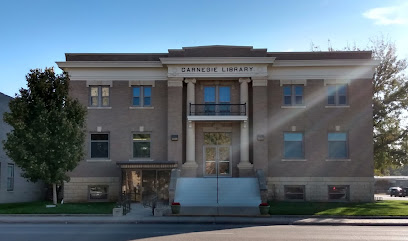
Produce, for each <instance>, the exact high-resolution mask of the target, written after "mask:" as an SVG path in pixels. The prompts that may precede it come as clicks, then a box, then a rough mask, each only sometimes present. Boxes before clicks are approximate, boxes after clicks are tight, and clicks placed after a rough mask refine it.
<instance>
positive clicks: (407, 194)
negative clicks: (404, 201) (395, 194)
mask: <svg viewBox="0 0 408 241" xmlns="http://www.w3.org/2000/svg"><path fill="white" fill-rule="evenodd" d="M402 191H403V192H404V193H403V194H402V196H403V197H405V196H408V187H403V188H402Z"/></svg>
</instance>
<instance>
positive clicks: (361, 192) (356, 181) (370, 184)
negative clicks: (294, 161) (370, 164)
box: [267, 177, 374, 202]
mask: <svg viewBox="0 0 408 241" xmlns="http://www.w3.org/2000/svg"><path fill="white" fill-rule="evenodd" d="M267 180H268V199H269V200H280V201H282V200H288V199H287V196H286V195H285V186H304V200H305V201H318V202H325V201H331V200H329V186H331V187H332V186H348V187H349V197H348V200H347V201H350V202H373V201H374V177H269V178H268V179H267Z"/></svg>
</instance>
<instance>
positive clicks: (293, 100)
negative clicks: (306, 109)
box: [282, 84, 305, 106]
mask: <svg viewBox="0 0 408 241" xmlns="http://www.w3.org/2000/svg"><path fill="white" fill-rule="evenodd" d="M285 87H290V91H291V94H290V102H291V103H290V104H286V103H285V97H286V96H288V95H285ZM296 87H302V95H301V96H302V103H300V104H296V96H299V95H296V91H295V90H296ZM282 104H283V106H304V105H305V87H304V85H301V84H290V85H289V84H285V85H283V86H282Z"/></svg>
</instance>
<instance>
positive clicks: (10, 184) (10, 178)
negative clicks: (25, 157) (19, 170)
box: [7, 163, 14, 191]
mask: <svg viewBox="0 0 408 241" xmlns="http://www.w3.org/2000/svg"><path fill="white" fill-rule="evenodd" d="M7 191H14V164H10V163H9V164H8V165H7Z"/></svg>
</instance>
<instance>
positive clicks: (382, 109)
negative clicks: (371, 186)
mask: <svg viewBox="0 0 408 241" xmlns="http://www.w3.org/2000/svg"><path fill="white" fill-rule="evenodd" d="M371 43H372V46H371V49H372V51H373V58H374V59H378V60H380V61H381V62H380V65H379V66H378V67H377V68H376V69H375V72H374V76H373V86H374V95H373V120H374V135H373V137H374V166H375V173H376V174H377V175H385V174H389V173H388V171H389V168H390V167H399V166H402V165H404V164H408V145H407V144H408V128H407V126H406V123H404V121H403V120H404V119H405V118H406V116H405V115H406V113H407V108H408V81H407V77H406V76H405V74H404V71H405V69H406V68H407V61H406V59H398V57H397V55H396V47H395V44H394V43H392V42H391V41H389V40H384V38H383V37H382V38H377V39H375V40H372V41H371Z"/></svg>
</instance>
